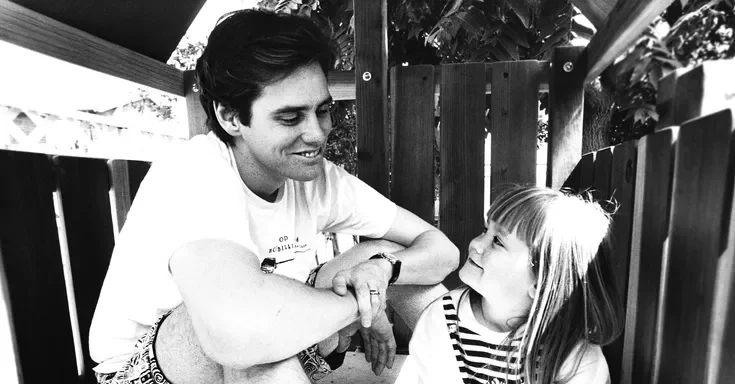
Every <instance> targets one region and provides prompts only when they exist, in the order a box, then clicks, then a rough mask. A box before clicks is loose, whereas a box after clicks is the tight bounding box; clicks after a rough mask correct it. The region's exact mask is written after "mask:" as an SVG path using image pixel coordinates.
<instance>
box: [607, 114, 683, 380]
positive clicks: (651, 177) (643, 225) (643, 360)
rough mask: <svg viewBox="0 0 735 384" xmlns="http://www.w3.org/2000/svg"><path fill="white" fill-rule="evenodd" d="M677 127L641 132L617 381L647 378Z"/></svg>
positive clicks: (654, 350)
mask: <svg viewBox="0 0 735 384" xmlns="http://www.w3.org/2000/svg"><path fill="white" fill-rule="evenodd" d="M677 133H678V128H674V129H666V130H663V131H659V132H656V133H655V134H650V135H647V136H645V137H643V138H642V139H641V140H640V141H639V142H638V159H637V160H638V161H637V165H636V168H637V171H636V174H637V176H636V185H635V204H634V206H633V218H632V225H633V229H632V233H631V252H630V267H629V269H628V270H629V276H628V286H627V307H626V324H625V335H624V347H623V362H622V378H621V383H623V384H630V383H640V384H649V383H653V371H654V367H655V361H656V355H657V354H658V350H659V349H658V345H657V341H656V332H657V330H656V324H657V318H658V316H659V312H658V308H659V306H660V304H661V303H660V301H659V300H660V298H659V291H660V289H661V276H662V269H663V252H664V241H665V239H666V235H667V232H668V223H669V208H670V201H671V174H672V171H673V158H674V148H673V145H674V142H675V141H676V137H677Z"/></svg>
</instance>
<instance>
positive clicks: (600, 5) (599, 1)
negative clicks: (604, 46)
mask: <svg viewBox="0 0 735 384" xmlns="http://www.w3.org/2000/svg"><path fill="white" fill-rule="evenodd" d="M617 2H618V0H572V3H573V4H574V6H576V7H577V8H579V10H580V12H582V14H583V15H584V16H585V17H586V18H587V20H589V21H590V23H592V25H594V26H595V29H597V30H600V29H602V28H603V27H604V26H605V22H606V21H607V19H608V17H609V16H610V12H612V10H613V7H615V4H617Z"/></svg>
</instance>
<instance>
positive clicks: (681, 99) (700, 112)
mask: <svg viewBox="0 0 735 384" xmlns="http://www.w3.org/2000/svg"><path fill="white" fill-rule="evenodd" d="M733 72H735V59H731V60H718V61H707V62H704V63H702V64H700V65H698V66H696V67H695V68H692V69H691V70H689V71H688V72H686V73H685V74H683V75H681V76H680V77H679V78H678V79H677V81H676V95H677V96H678V97H677V98H676V99H675V101H674V121H673V124H676V125H680V124H683V123H684V122H685V121H687V120H690V119H693V118H696V117H698V116H704V115H708V114H710V113H714V112H717V111H719V110H721V109H723V108H735V86H733V83H732V81H724V79H728V78H730V76H732V73H733Z"/></svg>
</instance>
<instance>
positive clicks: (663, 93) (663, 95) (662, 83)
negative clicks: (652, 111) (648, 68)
mask: <svg viewBox="0 0 735 384" xmlns="http://www.w3.org/2000/svg"><path fill="white" fill-rule="evenodd" d="M687 71H688V69H685V68H679V69H676V70H675V71H672V72H671V73H669V74H668V75H666V76H664V77H663V78H661V80H659V83H658V93H657V94H656V113H658V122H657V123H656V130H657V131H660V130H662V129H666V128H668V127H671V126H675V125H676V122H675V119H676V117H675V116H674V115H675V113H674V103H675V101H676V98H677V94H676V83H677V81H678V80H679V77H680V76H682V75H683V74H685V73H686V72H687ZM679 97H684V98H686V97H688V95H680V96H679Z"/></svg>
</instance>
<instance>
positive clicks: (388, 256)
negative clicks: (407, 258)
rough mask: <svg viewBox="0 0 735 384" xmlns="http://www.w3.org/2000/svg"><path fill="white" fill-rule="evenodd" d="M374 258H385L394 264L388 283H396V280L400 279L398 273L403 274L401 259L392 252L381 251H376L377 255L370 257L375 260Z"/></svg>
mask: <svg viewBox="0 0 735 384" xmlns="http://www.w3.org/2000/svg"><path fill="white" fill-rule="evenodd" d="M373 259H385V260H388V262H389V263H390V265H392V266H393V273H392V274H391V276H390V280H388V285H393V283H395V282H396V280H398V275H400V274H401V261H400V260H398V258H397V257H395V256H393V255H391V254H390V253H387V252H379V253H376V254H375V255H373V256H371V257H370V260H373Z"/></svg>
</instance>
